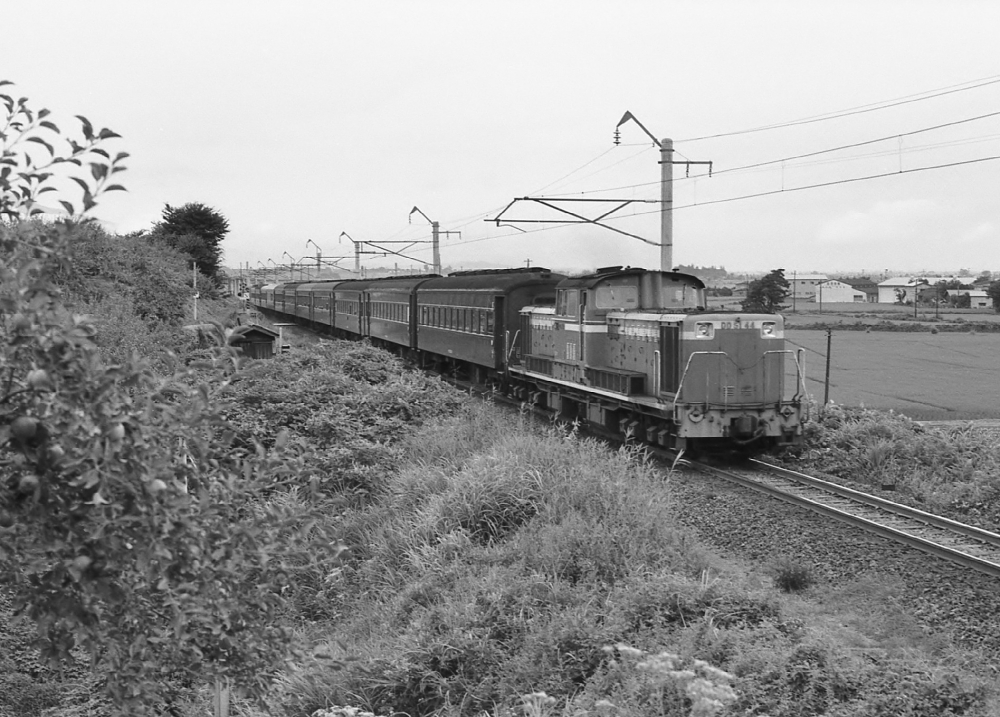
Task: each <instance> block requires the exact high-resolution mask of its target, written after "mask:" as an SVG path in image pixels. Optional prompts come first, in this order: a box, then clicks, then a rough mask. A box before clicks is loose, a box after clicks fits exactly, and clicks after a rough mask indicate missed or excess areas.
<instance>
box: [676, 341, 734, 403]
mask: <svg viewBox="0 0 1000 717" xmlns="http://www.w3.org/2000/svg"><path fill="white" fill-rule="evenodd" d="M695 356H725V357H726V358H728V359H729V360H730V361H733V360H732V359H731V358H730V357H729V354H727V353H726V352H725V351H695V352H693V353H692V354H691V355H690V356H688V360H687V363H686V364H684V372H683V373H682V374H681V380H680V381H679V382H678V383H677V391H676V392H675V393H674V404H673V407H672V408H673V412H674V415H675V416H676V415H677V399H679V398H680V397H681V391H683V390H684V379H685V378H687V373H688V369H690V368H691V362H692V361H694V357H695ZM733 363H734V364H735V363H736V362H735V361H733ZM705 404H706V405H708V401H706V402H705Z"/></svg>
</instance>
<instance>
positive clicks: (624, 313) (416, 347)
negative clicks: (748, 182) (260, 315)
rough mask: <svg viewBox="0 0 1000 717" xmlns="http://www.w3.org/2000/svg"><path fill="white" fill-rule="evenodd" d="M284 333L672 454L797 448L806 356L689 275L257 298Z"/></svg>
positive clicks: (270, 291) (485, 280)
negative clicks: (361, 349) (428, 372)
mask: <svg viewBox="0 0 1000 717" xmlns="http://www.w3.org/2000/svg"><path fill="white" fill-rule="evenodd" d="M251 302H252V303H253V304H255V305H256V306H257V307H258V308H260V309H262V310H264V311H265V312H268V313H271V314H273V315H275V316H277V317H279V318H280V319H281V320H292V321H295V322H299V323H303V324H306V325H309V326H311V327H313V328H316V329H320V330H324V331H329V332H331V333H333V334H336V335H340V336H345V337H359V338H367V339H369V340H371V341H372V342H373V343H375V344H378V345H381V346H384V347H386V348H390V349H392V350H395V351H397V352H399V353H401V354H403V355H404V356H406V357H407V358H409V359H411V360H412V361H413V362H415V363H416V364H418V365H419V366H421V367H426V368H434V369H436V370H438V371H443V372H448V373H452V374H455V375H458V376H460V377H463V378H466V379H467V380H469V381H472V382H474V383H477V384H484V385H492V386H494V387H496V388H497V390H499V391H502V392H505V393H508V394H510V395H513V396H516V397H517V398H520V399H521V400H523V401H526V402H528V403H531V404H534V405H538V406H540V407H543V408H546V409H548V410H550V411H552V412H554V413H557V414H559V415H560V416H562V417H565V418H569V419H580V420H581V421H586V422H589V423H591V424H596V425H598V426H600V427H602V428H603V429H605V430H606V431H611V432H613V433H616V434H621V435H625V436H631V437H633V438H635V439H636V440H641V441H645V442H648V443H651V444H655V445H658V446H662V447H664V448H669V449H674V450H681V449H684V450H687V451H710V450H715V449H719V448H740V449H743V450H747V451H756V450H763V449H765V448H769V447H771V446H787V445H794V444H799V443H801V441H802V412H803V410H804V401H805V377H804V367H803V360H802V355H801V353H800V352H798V353H797V352H794V351H792V350H790V349H788V348H786V346H785V339H784V322H783V319H782V317H781V316H780V315H776V314H759V313H745V312H723V311H707V310H706V306H707V304H706V291H705V285H704V283H703V282H702V281H701V280H700V279H698V278H697V277H695V276H692V275H689V274H683V273H680V272H668V271H651V270H646V269H639V268H629V267H619V266H616V267H605V268H602V269H598V270H597V271H596V272H594V273H592V274H587V275H585V276H575V277H567V276H562V275H559V274H554V273H552V272H551V271H549V270H548V269H544V268H540V267H532V268H529V269H499V270H487V271H467V272H455V273H452V274H449V275H448V276H438V275H424V276H409V277H400V278H387V279H370V280H364V279H361V280H354V279H352V280H343V281H324V282H312V283H310V282H290V283H284V284H270V285H264V286H256V287H253V289H252V290H251Z"/></svg>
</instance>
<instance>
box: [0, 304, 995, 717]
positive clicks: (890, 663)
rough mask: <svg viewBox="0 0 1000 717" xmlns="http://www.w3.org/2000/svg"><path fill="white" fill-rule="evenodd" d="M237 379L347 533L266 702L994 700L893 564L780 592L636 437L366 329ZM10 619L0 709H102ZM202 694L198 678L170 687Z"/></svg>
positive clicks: (268, 430)
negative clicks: (726, 558)
mask: <svg viewBox="0 0 1000 717" xmlns="http://www.w3.org/2000/svg"><path fill="white" fill-rule="evenodd" d="M97 308H99V307H97ZM105 326H106V327H109V326H110V325H109V324H108V323H105ZM105 331H106V335H111V329H110V328H106V329H105ZM170 335H171V336H174V335H176V336H182V335H183V334H176V333H175V332H174V329H173V328H172V329H170ZM178 340H180V339H178ZM146 345H149V344H146ZM111 350H113V347H109V351H111ZM232 398H233V405H232V407H231V409H230V411H229V415H230V419H231V421H232V423H233V427H234V429H235V430H236V431H237V434H238V435H239V437H240V438H241V439H243V440H246V441H252V440H258V441H260V442H261V443H263V444H264V445H269V444H270V443H271V442H273V441H274V440H275V437H276V435H277V433H278V431H279V430H281V429H285V430H287V431H288V432H289V434H290V439H289V440H291V441H301V442H303V444H304V445H308V446H309V447H310V448H309V454H308V456H307V463H308V465H309V467H310V471H309V472H310V473H311V474H312V475H314V476H316V480H317V481H319V482H320V483H321V484H322V487H323V492H324V493H325V495H326V500H328V501H329V503H328V505H329V511H328V520H329V521H330V522H331V524H333V525H336V526H337V527H338V528H339V530H340V533H341V535H342V536H343V539H344V540H345V541H346V542H347V543H348V544H349V545H350V547H351V549H350V551H349V552H348V553H347V554H346V557H345V560H344V561H343V564H342V565H341V566H340V567H339V568H337V569H336V570H333V571H329V570H327V571H324V572H317V571H314V570H313V569H311V568H308V567H306V566H305V564H303V565H300V566H296V565H294V564H292V565H290V566H289V583H288V587H287V589H286V590H285V592H284V596H285V599H286V605H287V612H286V616H285V619H286V620H287V621H288V622H289V623H290V624H293V625H296V626H297V632H298V635H299V639H300V640H301V642H302V643H303V644H305V645H308V646H310V647H312V648H315V650H314V651H315V653H316V654H317V656H316V657H315V659H314V660H311V661H307V662H303V663H298V664H294V665H291V666H290V667H289V669H288V671H287V672H286V674H284V675H283V676H282V678H281V680H280V681H279V683H278V686H277V688H276V689H275V690H273V691H272V693H271V695H270V698H269V701H270V703H271V706H272V713H274V714H286V715H304V714H308V713H310V712H311V711H313V710H316V709H318V708H321V707H326V706H328V705H331V704H350V705H357V706H360V707H362V708H366V709H371V710H374V711H377V712H380V713H384V714H389V713H391V712H396V711H401V712H406V713H408V714H410V715H414V717H415V716H416V715H424V714H430V713H440V714H452V715H459V714H461V715H473V714H478V713H481V712H483V711H487V712H490V713H497V714H509V713H513V712H514V711H516V710H517V709H518V708H519V707H520V705H521V704H522V701H523V700H522V696H523V695H532V694H534V695H535V696H534V697H532V698H530V699H529V703H530V704H531V705H532V709H529V710H528V713H529V714H542V713H554V714H569V713H571V712H572V713H574V714H577V713H581V714H595V715H611V714H629V715H635V716H641V715H654V714H655V715H686V714H688V713H689V712H691V710H692V709H693V708H694V707H695V706H696V704H695V703H696V702H697V700H698V699H699V697H705V698H707V697H713V698H722V699H723V701H724V700H725V698H726V695H727V693H726V686H727V685H729V686H731V688H732V689H733V690H734V693H735V701H734V702H733V703H732V704H731V706H730V707H729V713H730V714H758V715H759V714H765V713H766V714H769V715H772V717H777V716H779V715H789V716H791V715H801V714H839V715H847V714H850V715H887V714H894V715H895V714H905V715H932V714H933V715H937V714H942V713H947V712H946V711H945V712H943V710H949V709H951V710H953V711H955V712H956V713H958V712H959V711H963V710H964V712H962V713H963V714H968V715H976V714H980V715H986V714H990V711H989V710H990V704H991V703H990V702H989V700H990V699H991V688H990V686H989V684H988V682H987V680H985V679H983V678H982V677H980V676H978V672H977V671H978V668H979V667H981V666H982V662H983V660H982V659H981V657H980V656H979V655H977V654H975V653H973V652H968V651H963V650H961V649H959V648H957V647H955V646H953V645H950V644H949V643H948V642H947V639H946V638H937V639H935V640H933V641H931V640H928V639H927V638H926V636H925V635H923V633H922V632H921V631H920V629H919V627H918V626H917V625H916V623H915V622H914V620H913V619H912V618H911V617H910V616H908V615H907V614H905V612H904V611H902V610H901V609H899V608H896V607H894V604H893V602H892V601H891V600H882V598H884V597H886V595H890V594H891V591H892V587H891V586H874V585H868V584H860V583H859V584H856V585H854V584H851V585H817V586H814V587H812V588H809V589H807V590H805V591H804V592H800V593H797V594H786V593H785V592H783V591H782V590H781V589H779V588H778V587H776V585H780V584H784V583H783V581H782V580H781V578H782V575H781V574H780V573H778V572H776V571H770V572H767V571H764V572H762V573H758V572H755V569H753V568H745V567H740V566H730V565H728V564H727V563H725V562H723V561H721V560H719V559H717V558H715V557H713V556H712V555H711V552H710V550H709V548H708V547H707V546H702V545H699V544H698V543H697V541H695V540H694V539H693V538H692V536H691V534H690V533H689V532H687V531H686V530H684V529H682V528H680V527H678V526H677V525H676V524H675V521H674V520H672V518H671V490H672V487H671V480H670V478H669V476H668V475H665V474H664V473H663V471H662V470H661V469H660V468H658V467H656V466H654V465H652V464H650V463H648V462H647V461H646V460H645V459H644V458H643V455H642V454H641V452H639V451H635V450H631V449H627V448H626V449H623V450H620V451H617V452H609V451H608V450H607V449H606V448H605V447H603V446H601V445H599V444H598V443H596V442H594V441H590V440H587V439H583V438H580V437H579V436H576V435H574V434H572V433H568V432H566V431H565V430H562V429H558V428H555V427H552V426H547V425H537V424H535V423H533V422H532V420H531V419H530V418H528V417H527V416H512V415H511V414H509V413H498V412H496V411H495V410H493V408H492V407H490V406H488V405H483V404H481V403H477V402H475V401H472V400H469V399H464V398H463V397H461V396H459V395H458V394H456V393H455V392H454V391H452V390H451V389H450V388H449V387H447V386H446V385H444V384H443V383H441V382H440V381H438V380H436V379H433V378H429V377H426V376H424V375H422V374H415V373H411V372H407V371H405V370H404V369H403V367H402V366H401V365H400V364H399V363H398V362H397V361H396V360H395V359H392V358H391V357H389V356H387V355H386V354H383V353H381V352H378V351H375V350H373V349H371V348H370V347H368V346H365V345H363V344H360V345H358V344H344V343H340V342H331V343H328V344H327V343H325V344H323V345H320V346H313V347H306V348H297V349H296V350H295V351H293V353H292V354H290V355H286V356H282V357H280V358H279V359H276V360H273V361H267V362H257V363H256V364H255V365H253V366H251V367H249V368H247V369H245V370H244V371H242V372H241V373H240V374H238V375H237V377H236V380H235V381H234V384H233V395H232ZM831 415H832V414H831ZM860 421H862V423H859V422H858V421H856V420H855V419H854V418H853V417H851V416H846V415H844V416H842V417H841V418H840V422H839V423H836V422H835V421H834V420H833V418H832V417H830V418H828V420H826V421H825V422H824V423H823V424H822V425H817V426H815V427H814V428H813V429H812V430H811V444H810V445H811V448H810V449H809V451H806V453H805V455H806V456H807V457H808V458H810V459H812V458H817V459H819V458H820V457H823V458H825V459H826V460H843V461H847V460H849V459H851V457H852V456H858V455H860V454H859V451H861V452H863V451H864V450H865V447H864V445H863V444H861V443H858V442H854V443H852V442H851V441H850V440H847V438H846V437H847V436H848V435H849V431H850V429H851V427H852V426H856V427H857V434H858V435H861V434H867V433H869V432H871V431H872V430H875V429H873V428H872V426H878V425H882V424H881V422H880V419H878V418H877V417H875V416H874V414H872V415H871V416H867V415H863V416H861V417H860ZM864 421H870V425H869V424H865V423H863V422H864ZM888 425H889V426H892V425H893V424H892V423H891V422H890V423H889V424H888ZM878 430H883V429H878ZM884 430H891V429H884ZM858 440H860V439H858ZM900 440H903V441H905V440H906V438H905V436H903V437H901V439H900ZM970 446H971V444H970ZM810 451H816V452H818V453H817V455H816V456H814V455H813V454H812V453H810ZM304 495H305V493H304V491H299V490H296V488H295V487H294V486H292V487H290V488H288V489H287V490H282V491H276V492H275V493H274V494H272V495H270V496H268V497H266V498H262V502H263V503H265V504H266V502H268V501H283V502H286V503H292V504H295V502H296V501H300V502H302V501H305V500H306V499H305V498H304ZM780 558H781V556H780V555H776V556H775V561H776V564H777V563H778V562H779V560H780ZM774 578H777V580H775V579H774ZM820 597H822V598H823V599H822V600H819V599H815V600H814V598H820ZM873 600H878V601H879V603H880V607H879V610H878V615H877V616H872V615H871V614H870V610H871V603H872V601H873ZM0 607H2V606H0ZM5 617H6V618H7V619H6V620H2V621H0V640H2V644H4V645H5V647H8V652H7V653H6V654H5V655H4V656H3V657H0V714H3V713H4V711H5V710H6V712H8V713H9V714H17V715H37V714H41V713H42V711H43V709H46V708H47V709H48V710H49V711H48V714H49V715H56V714H58V715H60V717H64V716H65V715H70V714H81V715H82V714H88V715H99V714H102V712H101V709H102V708H101V707H100V702H99V701H97V700H95V699H94V697H93V694H94V689H93V687H94V685H95V684H96V682H97V681H99V679H100V676H99V675H98V676H88V675H87V674H86V672H84V671H81V670H80V669H77V670H76V671H74V672H72V673H71V674H70V676H65V675H64V676H62V677H59V676H58V675H56V674H54V673H51V672H48V671H47V670H45V669H44V668H42V667H41V666H39V665H38V663H37V661H35V660H34V659H33V657H32V656H31V654H30V651H29V642H30V630H29V629H28V628H27V627H26V625H25V624H24V623H23V622H19V621H12V620H10V617H9V614H6V615H5ZM876 618H877V619H876ZM876 623H877V624H876ZM885 623H891V624H893V625H895V626H896V628H897V629H896V630H895V631H894V634H893V635H891V636H890V635H886V634H885V630H884V629H883V627H881V625H884V624H885ZM832 625H836V626H837V627H835V628H834V627H831V626H832ZM842 625H853V626H854V627H852V628H850V629H847V628H844V627H842ZM858 645H866V646H867V648H866V649H864V650H859V649H858ZM615 646H620V647H615ZM625 646H629V647H630V648H634V649H636V650H641V651H644V652H643V654H637V653H635V652H633V651H632V650H631V649H628V648H627V647H625ZM646 653H650V654H652V655H660V654H662V653H668V654H669V655H672V656H673V657H663V659H661V660H659V661H657V660H649V659H643V658H644V657H645V656H646ZM872 654H877V655H878V656H879V659H878V660H877V661H876V660H872V659H870V657H871V655H872ZM696 660H699V661H704V663H703V662H696ZM339 661H343V664H342V665H340V666H339V667H338V663H339ZM712 666H714V668H718V669H722V670H726V671H727V672H728V673H730V674H731V675H732V677H731V678H730V677H727V676H726V675H723V674H721V673H719V672H717V671H715V670H713V669H712ZM540 692H545V693H546V697H542V696H540V695H539V693H540ZM549 698H551V699H549ZM206 705H207V695H206V694H205V693H204V692H199V691H197V689H196V690H195V691H194V692H192V694H191V695H190V703H189V704H188V705H187V706H186V707H182V706H180V705H179V706H178V709H183V712H182V713H183V714H190V715H194V714H203V713H204V712H205V709H206ZM235 712H236V713H237V714H243V715H248V716H249V715H256V714H261V712H259V710H258V709H257V708H255V707H253V706H251V705H248V704H244V703H242V702H238V703H237V707H236V710H235ZM5 717H6V716H5Z"/></svg>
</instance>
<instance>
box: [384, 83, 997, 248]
mask: <svg viewBox="0 0 1000 717" xmlns="http://www.w3.org/2000/svg"><path fill="white" fill-rule="evenodd" d="M997 83H1000V75H993V76H989V77H985V78H979V79H977V80H969V81H966V82H963V83H959V84H956V85H950V86H947V87H943V88H938V89H934V90H927V91H924V92H921V93H917V94H913V95H906V96H903V97H899V98H895V99H892V100H885V101H881V102H877V103H871V104H867V105H860V106H857V107H852V108H848V109H844V110H836V111H833V112H829V113H825V114H821V115H814V116H810V117H804V118H800V119H796V120H791V121H788V122H782V123H776V124H771V125H763V126H759V127H752V128H747V129H743V130H737V131H733V132H726V133H717V134H713V135H705V136H702V137H692V138H687V139H683V140H677V142H678V143H683V142H695V141H701V140H705V139H714V138H720V137H729V136H737V135H743V134H749V133H753V132H760V131H766V130H772V129H781V128H785V127H794V126H798V125H803V124H810V123H815V122H821V121H827V120H833V119H839V118H843V117H848V116H852V115H857V114H864V113H869V112H875V111H879V110H884V109H889V108H891V107H897V106H900V105H906V104H911V103H915V102H921V101H925V100H930V99H933V98H936V97H942V96H945V95H950V94H955V93H959V92H965V91H969V90H974V89H978V88H981V87H985V86H989V85H994V84H997ZM997 115H1000V112H992V113H987V114H984V115H978V116H976V117H970V118H965V119H962V120H956V121H953V122H947V123H942V124H938V125H933V126H930V127H925V128H920V129H917V130H911V131H908V132H903V133H897V134H891V135H887V136H884V137H879V138H876V139H871V140H865V141H862V142H857V143H852V144H847V145H840V146H837V147H831V148H828V149H824V150H817V151H815V152H809V153H804V154H800V155H792V156H789V157H784V158H780V159H774V160H767V161H764V162H758V163H754V164H750V165H743V166H740V167H733V168H728V169H716V170H714V171H713V174H723V173H735V172H741V171H751V170H754V169H760V168H764V167H767V166H769V165H776V164H781V163H785V162H793V161H797V160H801V159H807V158H810V157H815V156H821V155H823V154H829V153H834V152H838V151H844V150H847V149H852V148H857V147H861V146H866V145H870V144H876V143H878V142H884V141H889V140H893V139H899V138H901V137H906V136H912V135H915V134H919V133H923V132H929V131H933V130H936V129H942V128H945V127H950V126H954V125H958V124H963V123H967V122H974V121H977V120H981V119H985V118H989V117H993V116H997ZM970 141H971V140H968V139H962V140H954V141H952V142H945V143H939V144H937V145H930V146H928V147H914V148H906V149H905V150H893V151H891V152H889V151H887V152H884V153H872V154H870V155H866V156H878V155H879V154H885V155H888V154H896V153H900V152H907V153H909V152H914V151H922V150H923V149H926V148H929V147H931V146H948V145H956V144H965V143H969V142H970ZM634 144H635V146H640V145H642V146H644V147H645V149H644V150H643V151H648V150H649V149H650V147H649V146H646V145H647V143H634ZM625 146H633V145H631V144H629V145H625ZM613 149H614V148H613V147H612V148H609V149H607V150H605V151H603V152H601V153H600V154H598V155H597V156H595V157H593V158H592V159H590V160H588V161H587V162H585V163H583V164H582V165H580V166H579V167H577V168H576V169H574V170H572V171H570V172H568V173H566V174H564V175H562V176H560V177H559V178H557V179H555V180H553V181H551V182H549V183H548V184H546V185H544V186H542V187H541V188H539V189H538V190H536V192H535V194H540V193H541V192H543V191H545V190H546V189H549V188H550V187H553V186H556V185H558V184H560V183H563V182H565V181H566V180H567V179H569V178H570V177H572V176H573V175H575V174H577V173H579V172H580V171H582V170H583V169H585V168H587V167H589V166H591V165H592V164H594V163H595V162H597V161H598V160H600V159H601V158H603V157H604V156H606V155H607V154H608V153H609V152H611V151H612V150H613ZM642 153H643V152H638V153H635V154H633V155H630V156H628V157H626V158H624V159H622V160H619V161H618V162H615V163H613V164H610V165H608V166H606V167H602V168H599V169H597V170H596V171H594V172H591V173H589V174H587V175H585V176H583V177H578V178H576V181H580V180H583V179H587V178H589V177H592V176H595V175H597V174H600V173H602V172H605V171H608V170H610V169H611V168H613V167H615V166H617V165H619V164H621V163H622V162H625V161H628V160H630V159H633V158H634V157H637V156H639V155H640V154H642ZM678 155H680V156H684V155H683V154H681V153H680V152H678ZM998 158H1000V157H993V156H990V157H980V158H975V159H970V160H964V161H957V162H949V163H942V164H938V165H932V166H926V167H916V168H910V169H900V170H898V171H892V172H884V173H880V174H872V175H866V176H862V177H850V178H845V179H839V180H831V181H828V182H820V183H815V184H810V185H802V186H798V187H787V188H786V187H782V188H781V189H778V190H770V191H764V192H757V193H751V194H745V195H740V196H736V197H726V198H722V199H716V200H709V201H703V202H700V203H692V204H687V205H681V206H676V205H675V206H674V207H673V209H674V210H678V209H686V208H691V207H695V206H708V205H711V204H720V203H726V202H734V201H740V200H745V199H752V198H756V197H764V196H769V195H774V194H780V193H783V192H797V191H803V190H809V189H818V188H822V187H829V186H834V185H837V184H847V183H853V182H860V181H867V180H873V179H879V178H885V177H890V176H896V175H899V174H910V173H914V172H923V171H931V170H936V169H944V168H948V167H956V166H962V165H968V164H976V163H980V162H986V161H991V160H995V159H998ZM857 159H859V157H848V158H843V159H834V160H827V161H826V162H825V163H830V162H840V161H855V160H857ZM818 163H824V162H818ZM808 164H812V163H801V162H800V163H799V164H797V165H796V166H807V165H808ZM683 179H691V180H695V179H697V175H696V176H694V177H685V178H683ZM658 184H660V181H654V182H643V183H636V184H631V185H623V186H619V187H613V188H606V189H598V190H587V191H581V192H574V193H573V194H574V195H577V194H596V193H600V192H608V191H613V190H618V189H635V188H640V187H649V186H655V185H658ZM541 196H547V197H553V196H556V195H541ZM499 208H500V207H497V208H494V209H491V210H488V211H486V212H480V213H477V214H473V215H466V217H463V218H462V219H458V220H454V221H464V223H463V224H462V225H461V227H460V228H464V227H467V226H469V225H472V224H475V223H477V222H480V221H482V220H483V219H484V218H486V217H488V216H489V215H490V214H492V213H494V212H495V211H497V209H499ZM659 211H660V210H659V209H657V210H653V211H646V212H634V213H631V214H628V215H624V216H619V217H609V218H608V220H611V221H615V220H623V219H627V218H629V217H634V216H641V215H645V214H654V213H657V212H659ZM466 219H467V220H468V221H465V220H466ZM449 224H451V225H452V226H454V222H449ZM572 224H573V223H570V222H567V223H560V224H555V225H551V226H545V227H539V228H535V229H530V230H520V229H518V231H517V232H516V233H514V232H511V233H506V234H494V235H490V236H485V237H479V238H475V239H466V240H460V241H457V242H450V243H449V244H450V246H462V245H466V244H474V243H479V242H484V241H490V240H492V239H501V238H506V237H511V236H520V235H522V234H529V233H536V232H540V231H552V230H555V229H560V228H565V227H566V226H571V225H572ZM399 233H401V232H397V234H396V235H398V234H399ZM396 235H394V236H396ZM421 251H427V249H416V250H415V252H421Z"/></svg>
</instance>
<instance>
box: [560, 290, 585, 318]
mask: <svg viewBox="0 0 1000 717" xmlns="http://www.w3.org/2000/svg"><path fill="white" fill-rule="evenodd" d="M558 294H559V295H558V296H557V297H556V313H557V314H559V316H573V317H575V316H577V314H578V312H579V310H580V291H579V289H563V290H562V291H560V292H558Z"/></svg>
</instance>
